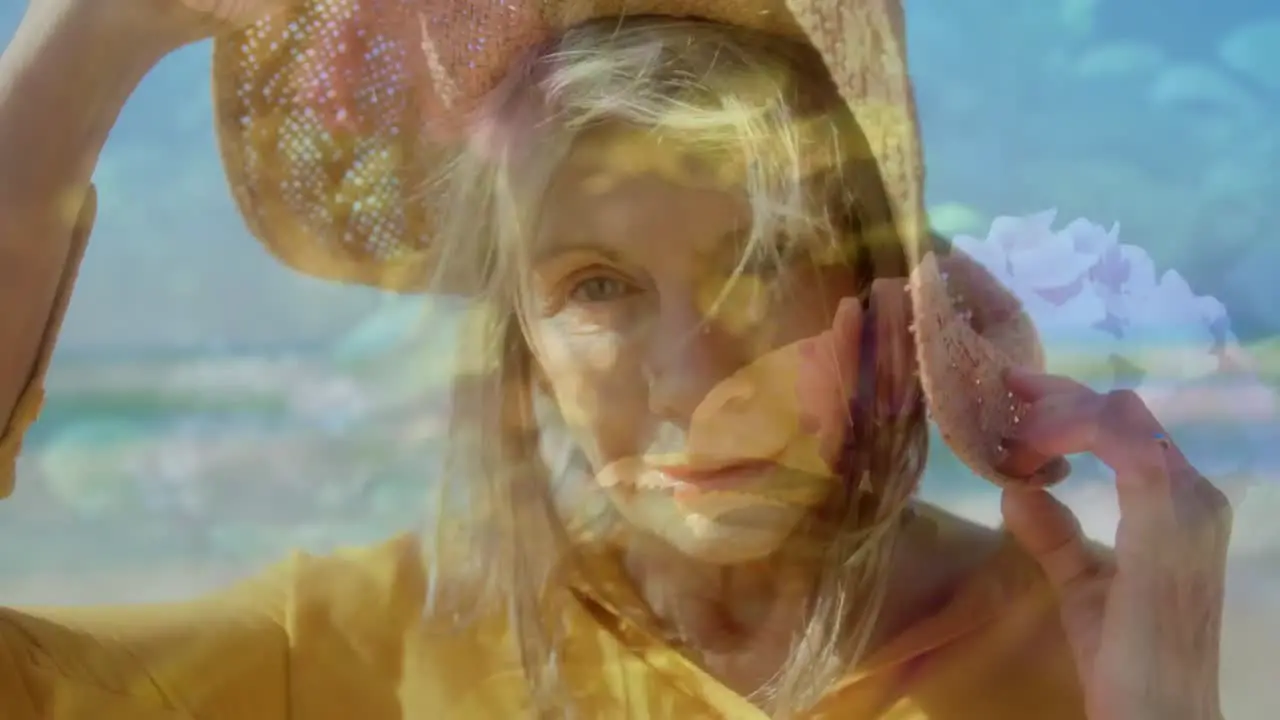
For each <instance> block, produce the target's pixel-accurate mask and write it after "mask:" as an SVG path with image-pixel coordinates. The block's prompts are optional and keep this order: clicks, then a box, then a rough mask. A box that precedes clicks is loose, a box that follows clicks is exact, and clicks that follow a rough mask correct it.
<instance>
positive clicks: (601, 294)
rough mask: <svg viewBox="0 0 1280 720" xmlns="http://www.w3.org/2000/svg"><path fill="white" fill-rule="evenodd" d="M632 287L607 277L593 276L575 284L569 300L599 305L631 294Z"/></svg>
mask: <svg viewBox="0 0 1280 720" xmlns="http://www.w3.org/2000/svg"><path fill="white" fill-rule="evenodd" d="M630 292H631V286H630V285H628V284H627V283H625V282H623V281H621V280H619V279H617V278H614V277H609V276H607V275H593V276H591V277H589V278H585V279H583V280H581V281H579V282H577V283H575V284H574V286H573V288H572V289H571V290H570V291H569V299H570V300H573V301H574V302H582V303H599V302H608V301H610V300H617V299H618V298H621V297H625V296H626V295H628V294H630Z"/></svg>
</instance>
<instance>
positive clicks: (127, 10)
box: [29, 0, 299, 51]
mask: <svg viewBox="0 0 1280 720" xmlns="http://www.w3.org/2000/svg"><path fill="white" fill-rule="evenodd" d="M298 2H299V0H31V6H30V10H29V13H33V14H35V15H36V16H37V17H41V18H54V17H60V16H61V17H65V16H67V15H68V14H73V15H76V16H83V17H84V18H85V21H86V22H91V23H96V24H98V25H100V26H102V29H103V31H104V32H106V33H109V34H112V35H115V36H121V37H129V38H132V39H133V40H135V41H136V42H138V43H140V44H142V45H144V46H147V47H159V48H163V50H166V51H168V50H176V49H177V48H179V47H182V46H184V45H188V44H190V43H194V42H199V41H200V40H206V39H208V38H210V37H213V36H214V35H218V34H221V33H226V32H232V31H234V30H236V29H239V28H241V27H244V26H246V25H248V24H250V23H252V22H253V21H255V20H257V19H259V18H261V17H263V16H265V15H267V14H269V13H273V12H277V11H279V10H281V9H283V8H286V7H288V6H290V5H294V4H297V3H298Z"/></svg>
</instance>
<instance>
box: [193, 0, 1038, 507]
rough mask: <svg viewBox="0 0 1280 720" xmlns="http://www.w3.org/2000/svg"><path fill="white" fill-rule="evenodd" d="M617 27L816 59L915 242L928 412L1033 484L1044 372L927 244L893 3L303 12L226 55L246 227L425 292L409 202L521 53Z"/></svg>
mask: <svg viewBox="0 0 1280 720" xmlns="http://www.w3.org/2000/svg"><path fill="white" fill-rule="evenodd" d="M621 15H659V16H672V17H682V18H697V19H703V20H709V21H714V22H720V23H725V24H730V25H738V26H745V27H749V28H752V29H756V30H760V31H765V32H770V33H776V34H779V35H784V36H789V37H792V38H798V39H802V40H807V41H808V42H809V43H811V44H812V45H813V46H815V47H816V48H817V49H818V50H819V51H820V52H821V54H822V56H823V59H824V60H825V61H826V64H827V66H828V68H829V70H830V72H831V74H832V76H833V78H834V80H835V82H836V84H837V86H838V87H839V89H840V91H841V94H842V95H843V96H844V98H845V100H846V101H847V102H848V103H849V107H850V109H851V110H852V112H853V115H854V117H855V119H856V120H857V121H858V123H859V124H860V126H861V128H862V130H863V132H864V133H865V134H866V137H867V139H868V141H869V143H870V145H871V150H872V152H873V154H874V155H875V157H876V160H877V162H878V164H879V167H880V171H881V175H882V178H883V182H884V183H885V186H886V189H887V191H888V194H889V197H890V198H891V202H892V204H893V208H892V209H893V211H894V214H895V218H896V222H897V224H898V226H899V227H898V228H897V229H898V233H899V235H900V237H902V238H904V242H905V243H906V246H907V254H908V260H909V262H910V263H911V266H912V268H913V273H912V277H911V279H910V283H909V292H910V294H911V298H912V303H913V308H914V313H915V336H916V340H917V348H918V354H919V361H920V363H919V367H920V373H921V379H922V383H923V386H924V390H925V393H926V395H927V397H928V401H929V405H930V412H931V415H932V418H933V419H934V421H935V422H936V424H937V425H938V427H939V429H940V431H941V434H942V437H943V438H944V439H945V440H946V442H947V443H948V444H949V445H950V446H951V448H952V449H953V450H954V451H955V452H956V454H957V455H958V456H959V457H960V459H961V460H963V461H964V462H965V463H966V464H968V465H969V466H970V467H971V468H972V469H973V470H974V471H975V472H976V473H977V474H979V475H980V476H982V477H984V478H987V479H988V480H991V481H992V482H995V483H998V484H1026V483H1027V482H1029V481H1027V480H1023V479H1018V478H1011V477H1006V476H1005V475H1003V474H1001V473H1000V472H999V471H997V469H996V468H997V466H998V465H999V463H1000V461H1001V460H1002V459H1003V455H1004V449H1003V442H1002V441H1003V438H1005V437H1007V435H1008V433H1009V431H1010V430H1011V429H1012V428H1013V426H1014V425H1015V424H1016V423H1017V421H1018V416H1019V415H1020V413H1022V412H1023V411H1024V408H1023V407H1022V406H1021V405H1020V403H1018V402H1017V401H1015V400H1014V399H1013V397H1012V396H1011V395H1010V394H1009V393H1007V392H1006V391H1005V389H1004V385H1003V382H1002V380H1001V372H1002V371H1003V370H1004V368H1006V367H1008V366H1010V365H1017V366H1021V367H1028V368H1032V369H1041V368H1043V364H1044V361H1043V353H1042V350H1041V347H1040V344H1039V341H1038V339H1037V336H1036V333H1035V330H1034V328H1033V326H1032V324H1031V323H1030V321H1029V320H1028V319H1027V317H1026V316H1025V314H1024V313H1023V312H1022V310H1021V308H1020V306H1019V304H1018V303H1017V301H1016V300H1015V299H1014V298H1013V297H1012V296H1011V295H1010V294H1009V293H1008V292H1007V291H1006V290H1005V289H1004V288H1002V287H1000V286H999V285H998V284H997V283H996V281H995V280H994V279H993V278H992V277H991V276H990V275H989V274H988V273H987V272H986V271H985V270H983V269H982V268H981V267H979V266H978V265H977V264H975V263H973V262H972V261H971V260H969V259H967V258H965V257H964V256H963V255H961V254H960V253H959V252H958V251H952V250H950V249H949V248H940V247H937V246H936V245H934V244H933V243H932V242H930V241H929V240H928V238H929V237H930V234H929V232H928V228H927V226H926V217H925V213H924V208H923V204H922V197H921V195H922V190H923V169H922V162H921V153H920V142H919V136H918V129H917V122H916V115H915V105H914V100H913V97H912V90H911V83H910V81H909V78H908V75H907V67H906V48H905V40H904V27H903V25H904V20H903V12H902V7H901V4H900V0H635V1H627V0H523V1H522V0H471V1H469V2H468V1H465V0H308V2H306V3H305V4H303V5H302V6H300V7H297V8H295V9H291V10H289V11H287V12H285V13H283V14H280V15H275V16H273V17H270V18H268V19H265V20H262V21H260V22H258V23H256V24H255V25H252V26H251V27H249V28H247V29H246V30H245V31H243V32H240V33H237V34H236V35H234V36H232V37H227V38H223V39H221V40H219V41H218V42H217V43H216V46H215V52H214V67H213V73H214V92H215V99H216V106H217V108H216V112H217V125H218V136H219V141H220V145H221V150H222V157H223V161H224V163H225V166H226V171H227V175H228V179H229V181H230V184H231V188H232V190H233V193H234V195H235V198H236V201H237V203H238V205H239V208H240V211H241V213H242V214H243V215H244V218H245V220H246V222H247V224H248V226H249V229H250V231H251V232H252V233H253V234H254V235H255V236H256V237H257V238H258V239H259V240H260V241H261V242H262V243H263V244H264V245H265V246H266V247H267V248H268V249H269V250H270V251H271V252H272V253H273V254H274V255H275V256H277V257H278V258H279V259H280V260H282V261H283V262H285V263H286V264H288V265H290V266H292V267H294V268H296V269H298V270H300V271H302V272H305V273H308V274H310V275H313V276H317V277H321V278H328V279H334V280H340V281H345V282H356V283H362V284H367V285H373V286H378V287H382V288H386V289H391V290H397V291H410V292H412V291H422V290H424V289H425V288H424V287H423V285H424V283H425V281H426V279H427V278H428V277H429V276H430V275H431V272H430V271H431V268H432V253H431V245H430V240H431V236H432V233H431V227H432V221H431V217H430V211H429V206H428V204H426V203H423V202H422V201H421V198H420V197H416V198H415V197H414V196H413V194H414V193H415V191H416V190H417V189H418V188H421V187H422V185H423V183H424V182H425V181H426V179H427V177H428V174H429V173H430V171H431V170H432V168H433V166H435V167H438V166H439V165H438V161H439V160H440V159H441V158H444V157H446V156H447V151H448V149H449V147H450V145H451V144H452V143H455V142H458V141H459V140H460V137H461V135H460V131H461V130H462V128H463V126H464V124H465V120H466V118H467V117H468V115H469V113H471V112H472V111H473V110H475V109H476V108H477V106H478V105H479V103H480V101H481V99H482V98H483V97H484V96H485V95H486V94H487V93H488V92H489V91H491V90H492V89H493V88H494V87H495V86H496V85H497V84H498V83H499V81H500V80H501V79H502V77H503V76H504V75H505V73H506V71H507V68H508V67H509V66H510V65H511V64H512V63H513V62H515V60H516V59H517V58H518V57H519V56H520V55H521V54H522V53H525V52H527V51H528V50H530V49H531V48H533V47H535V46H536V45H537V44H538V43H540V42H543V41H545V40H547V39H549V38H551V37H553V36H554V35H555V34H556V32H557V31H558V30H561V29H564V28H568V27H571V26H573V25H575V24H578V23H581V22H583V21H586V20H591V19H595V18H602V17H617V16H621ZM353 18H354V19H355V22H352V19H353ZM317 60H319V61H320V62H317ZM325 61H328V62H325ZM317 68H328V69H329V71H328V72H324V73H322V72H321V71H320V70H318V69H317Z"/></svg>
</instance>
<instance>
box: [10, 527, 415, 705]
mask: <svg viewBox="0 0 1280 720" xmlns="http://www.w3.org/2000/svg"><path fill="white" fill-rule="evenodd" d="M420 557H421V555H420V553H419V552H418V544H417V541H416V539H415V538H414V537H412V536H408V535H404V536H400V537H397V538H394V539H392V540H390V541H387V542H385V543H382V544H380V545H375V546H371V547H365V548H356V549H351V550H344V551H339V552H337V553H335V554H333V555H330V556H325V557H312V556H308V555H305V554H295V555H294V556H293V557H292V558H290V559H289V560H288V561H286V562H284V563H281V564H280V565H278V566H276V567H274V568H272V569H270V570H268V571H267V572H265V573H263V574H261V575H259V576H257V577H255V578H253V579H251V580H247V581H244V582H241V583H239V584H237V585H235V586H233V587H231V588H229V589H227V590H224V591H222V592H219V593H217V594H214V595H210V596H207V597H203V598H200V599H198V600H193V601H191V602H184V603H165V604H152V605H135V606H129V607H66V608H12V609H6V608H0V718H4V720H160V719H161V718H163V719H164V720H179V719H181V720H191V719H192V718H200V719H201V720H293V719H295V718H298V719H301V718H305V719H306V720H351V719H352V718H360V719H361V720H393V719H394V720H399V718H400V717H401V715H402V712H401V706H400V696H399V691H400V688H401V672H402V666H403V664H404V658H405V656H406V655H405V653H406V643H407V642H411V640H410V639H411V638H413V637H414V628H415V627H417V626H418V623H419V621H420V618H421V615H422V602H423V598H424V597H425V596H426V588H425V583H426V575H425V573H424V570H423V565H422V561H421V559H420Z"/></svg>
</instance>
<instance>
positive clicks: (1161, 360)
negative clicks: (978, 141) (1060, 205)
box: [953, 211, 1235, 378]
mask: <svg viewBox="0 0 1280 720" xmlns="http://www.w3.org/2000/svg"><path fill="white" fill-rule="evenodd" d="M1055 217H1056V212H1054V211H1048V212H1042V213H1037V214H1034V215H1029V216H1026V217H1001V218H997V219H996V220H995V221H994V222H992V224H991V230H990V232H989V234H988V235H987V237H986V238H982V239H979V238H974V237H970V236H964V235H962V236H959V237H956V238H955V239H954V241H953V242H954V243H955V245H956V247H958V248H960V249H961V250H963V251H965V252H966V253H968V254H969V255H971V256H972V257H973V258H974V259H975V260H977V261H978V262H979V263H981V264H982V265H983V266H984V267H986V268H987V270H989V271H990V272H991V273H992V274H994V275H995V276H996V278H997V279H998V280H1000V281H1001V282H1002V283H1003V284H1004V285H1005V286H1006V287H1007V288H1009V289H1010V290H1011V291H1012V292H1013V293H1014V294H1015V295H1017V297H1018V298H1019V300H1021V301H1022V303H1023V305H1024V307H1025V308H1026V310H1027V312H1028V314H1029V315H1030V316H1031V317H1032V319H1034V320H1035V321H1036V325H1037V327H1038V328H1039V330H1040V332H1041V333H1042V335H1043V336H1044V339H1045V341H1046V344H1054V345H1058V346H1059V349H1060V350H1064V351H1066V352H1072V351H1080V352H1083V353H1087V354H1089V355H1092V356H1095V357H1106V358H1110V357H1112V356H1119V357H1123V358H1125V359H1126V360H1127V361H1129V362H1133V363H1135V364H1137V365H1138V366H1139V367H1140V368H1141V370H1142V371H1143V372H1144V373H1148V374H1155V375H1159V376H1164V377H1169V376H1172V377H1183V378H1185V377H1188V376H1191V377H1196V376H1201V375H1204V374H1207V373H1211V372H1214V371H1216V370H1218V369H1220V356H1221V353H1222V351H1223V350H1224V349H1225V348H1227V347H1228V346H1230V345H1232V344H1234V342H1235V338H1234V337H1233V336H1232V334H1231V330H1230V324H1229V322H1228V319H1227V312H1226V308H1225V307H1224V306H1223V304H1222V303H1221V302H1218V301H1217V300H1216V299H1214V298H1212V297H1207V296H1198V295H1196V294H1195V293H1194V292H1193V291H1192V290H1191V287H1190V286H1189V285H1188V284H1187V281H1186V280H1185V279H1184V278H1183V277H1182V275H1180V274H1179V273H1178V272H1177V271H1176V270H1169V271H1166V272H1165V273H1164V274H1162V275H1157V273H1156V268H1155V263H1154V262H1153V261H1152V259H1151V256H1149V255H1148V254H1147V253H1146V252H1145V251H1144V250H1142V248H1139V247H1137V246H1135V245H1126V244H1123V243H1121V242H1120V240H1119V226H1118V225H1113V226H1112V227H1111V228H1110V229H1107V228H1103V227H1102V226H1100V225H1097V224H1095V223H1092V222H1089V221H1088V220H1084V219H1078V220H1075V221H1072V222H1071V223H1069V224H1068V225H1067V226H1066V227H1064V228H1063V229H1061V230H1057V231H1055V230H1054V229H1053V221H1054V219H1055Z"/></svg>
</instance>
